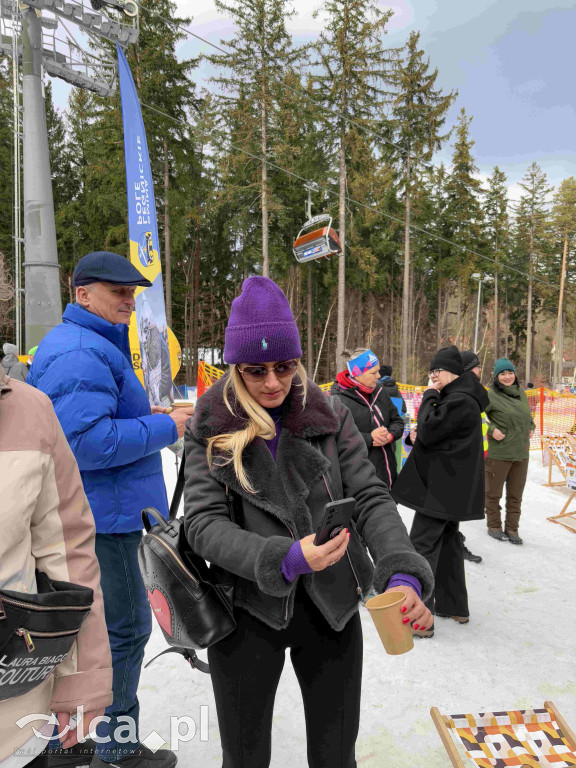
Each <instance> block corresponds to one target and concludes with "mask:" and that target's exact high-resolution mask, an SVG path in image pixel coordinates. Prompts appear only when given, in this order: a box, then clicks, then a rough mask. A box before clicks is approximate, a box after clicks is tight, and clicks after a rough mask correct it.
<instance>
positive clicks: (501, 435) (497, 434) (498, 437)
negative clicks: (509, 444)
mask: <svg viewBox="0 0 576 768" xmlns="http://www.w3.org/2000/svg"><path fill="white" fill-rule="evenodd" d="M492 437H493V438H494V440H498V441H500V440H504V438H505V437H506V435H505V434H504V432H500V430H499V429H498V427H496V428H495V429H494V432H492Z"/></svg>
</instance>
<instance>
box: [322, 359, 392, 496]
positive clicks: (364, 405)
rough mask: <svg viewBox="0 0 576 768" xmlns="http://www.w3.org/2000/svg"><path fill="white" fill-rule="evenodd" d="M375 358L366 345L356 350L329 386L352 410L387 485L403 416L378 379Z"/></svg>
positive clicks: (390, 478) (355, 421)
mask: <svg viewBox="0 0 576 768" xmlns="http://www.w3.org/2000/svg"><path fill="white" fill-rule="evenodd" d="M379 375H380V374H379V370H378V358H377V357H376V355H375V354H374V353H373V352H372V351H371V350H369V349H366V350H357V351H356V352H355V353H353V356H352V358H351V359H350V360H349V361H348V363H347V370H345V371H341V372H340V373H339V374H338V375H337V377H336V382H335V384H334V386H333V387H332V390H331V395H332V396H333V397H337V398H338V399H339V400H340V401H341V402H343V403H344V405H346V407H347V408H348V409H349V411H350V412H351V413H352V418H353V419H354V423H355V424H356V426H357V427H358V430H359V431H360V434H361V435H362V437H363V438H364V442H365V443H366V447H367V448H368V458H369V459H370V461H371V462H372V464H374V468H375V469H376V474H377V475H378V477H379V478H380V480H382V481H383V482H384V483H385V484H386V487H387V488H390V487H391V486H392V484H393V483H394V481H395V480H396V477H397V475H398V471H397V464H396V454H395V450H394V442H395V441H396V440H400V439H401V437H402V435H403V434H404V420H403V419H402V416H400V414H399V413H398V411H397V409H396V406H395V405H394V403H393V402H392V400H391V399H390V397H389V395H388V394H387V393H386V389H385V388H384V387H383V386H382V385H381V384H379V383H378V376H379Z"/></svg>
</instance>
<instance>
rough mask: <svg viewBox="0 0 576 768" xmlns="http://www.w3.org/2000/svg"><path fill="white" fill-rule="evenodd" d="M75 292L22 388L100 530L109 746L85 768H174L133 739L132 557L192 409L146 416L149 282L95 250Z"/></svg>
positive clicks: (141, 640) (163, 506) (139, 655)
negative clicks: (56, 432)
mask: <svg viewBox="0 0 576 768" xmlns="http://www.w3.org/2000/svg"><path fill="white" fill-rule="evenodd" d="M73 285H74V287H75V289H76V303H75V304H69V305H68V306H67V307H66V310H65V311H64V315H63V321H62V323H61V325H58V326H57V327H56V328H54V329H53V330H52V331H50V333H49V334H48V335H47V336H46V337H45V338H44V340H43V341H42V342H41V344H40V346H39V347H38V351H37V352H36V355H35V357H34V362H33V364H32V368H31V370H30V374H29V376H28V383H29V384H32V385H33V386H35V387H38V389H41V390H42V391H43V392H45V393H46V394H47V395H48V396H49V397H50V399H51V400H52V403H53V405H54V409H55V411H56V414H57V416H58V419H59V420H60V423H61V425H62V427H63V429H64V432H65V434H66V437H67V439H68V442H69V443H70V447H71V448H72V451H73V453H74V456H75V457H76V461H77V462H78V466H79V467H80V471H81V475H82V481H83V483H84V490H85V491H86V495H87V497H88V500H89V502H90V506H91V508H92V513H93V515H94V519H95V522H96V554H97V556H98V560H99V562H100V570H101V572H102V576H101V579H102V591H103V594H104V607H105V613H106V624H107V626H108V635H109V639H110V646H111V649H112V664H113V669H114V679H113V692H114V702H113V704H112V705H111V706H110V707H108V708H107V709H106V715H107V716H108V718H109V722H104V723H102V724H101V725H100V726H99V728H98V735H99V736H102V737H104V738H106V737H109V740H108V741H106V742H105V743H98V744H97V746H96V754H95V756H94V758H93V759H92V762H91V768H102V766H104V768H105V766H106V764H109V763H114V765H121V766H122V768H173V766H174V765H176V762H177V760H176V755H175V754H174V753H173V752H171V751H169V750H160V751H157V752H156V753H152V751H151V750H149V749H147V748H146V747H145V746H143V745H141V744H140V742H139V739H138V733H137V731H138V715H139V706H138V698H137V696H136V692H137V689H138V681H139V678H140V668H141V665H142V660H143V657H144V648H145V646H146V643H147V641H148V638H149V636H150V632H151V629H152V626H151V614H150V607H149V604H148V600H147V596H146V591H145V589H144V585H143V582H142V579H141V576H140V571H139V569H138V560H137V551H138V544H139V542H140V540H141V538H142V518H141V511H142V509H143V508H144V507H148V506H152V507H156V508H157V509H158V510H160V511H161V512H162V513H163V514H164V515H167V514H168V500H167V497H166V488H165V486H164V478H163V475H162V460H161V456H160V450H161V449H162V448H165V447H166V446H168V445H171V444H172V443H174V442H175V441H176V439H177V438H178V437H181V436H182V435H183V434H184V428H185V423H186V420H187V419H188V418H189V417H190V416H191V415H192V408H191V409H175V410H174V411H173V412H171V413H170V414H168V413H166V410H167V409H165V408H162V407H160V406H154V407H152V409H151V408H150V405H149V403H148V398H147V396H146V392H145V391H144V388H143V387H142V385H141V384H140V382H139V381H138V378H137V377H136V374H135V373H134V370H133V368H132V362H131V356H130V348H129V344H128V324H129V322H130V316H131V314H132V312H133V311H134V306H135V300H134V294H135V291H136V287H137V286H139V285H141V286H150V285H151V283H150V282H149V281H148V280H146V279H145V278H144V277H143V276H142V275H141V274H140V272H138V270H137V269H136V268H135V267H133V266H132V265H131V264H130V262H129V261H127V260H126V259H125V258H124V257H122V256H120V255H118V254H117V253H108V252H105V251H100V252H97V253H89V254H88V255H87V256H84V258H82V259H80V261H79V262H78V264H77V266H76V269H75V270H74V276H73ZM119 718H121V719H120V721H119ZM126 718H131V719H128V720H126ZM99 741H100V740H99Z"/></svg>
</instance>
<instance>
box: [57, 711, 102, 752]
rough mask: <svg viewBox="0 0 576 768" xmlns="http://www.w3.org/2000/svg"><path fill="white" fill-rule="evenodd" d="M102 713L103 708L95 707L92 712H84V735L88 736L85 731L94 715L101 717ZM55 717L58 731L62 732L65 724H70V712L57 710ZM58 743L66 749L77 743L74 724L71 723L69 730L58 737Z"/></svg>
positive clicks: (76, 731) (76, 732)
mask: <svg viewBox="0 0 576 768" xmlns="http://www.w3.org/2000/svg"><path fill="white" fill-rule="evenodd" d="M103 714H104V709H97V710H96V709H95V710H93V711H92V712H84V728H83V733H84V736H88V732H87V731H88V728H89V727H90V723H91V722H92V720H94V718H95V717H102V715H103ZM56 717H57V718H58V733H64V731H65V730H66V726H69V725H70V713H69V712H58V713H57V714H56ZM60 744H62V747H63V749H68V748H69V747H73V746H74V745H75V744H78V730H77V728H76V726H75V725H72V726H71V727H70V730H69V731H67V732H66V734H65V735H64V736H61V737H60Z"/></svg>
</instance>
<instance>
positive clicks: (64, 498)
mask: <svg viewBox="0 0 576 768" xmlns="http://www.w3.org/2000/svg"><path fill="white" fill-rule="evenodd" d="M46 407H49V408H50V410H52V408H51V406H50V404H49V403H47V406H46ZM52 426H53V443H52V445H53V449H52V452H51V455H50V457H49V460H48V462H47V464H46V470H45V472H44V475H43V479H42V487H41V488H40V491H39V493H38V501H37V503H36V508H35V509H34V513H33V516H32V521H31V540H32V555H33V557H34V558H35V561H36V567H37V568H38V570H39V571H43V572H44V573H46V574H47V575H48V576H50V578H52V579H55V580H62V581H69V582H73V583H75V584H82V585H83V586H86V587H89V588H90V589H92V590H93V591H94V603H93V605H92V610H91V611H90V613H89V614H88V616H87V617H86V619H85V621H84V623H83V624H82V627H81V628H80V632H79V634H78V639H77V641H76V643H75V645H74V647H73V649H72V651H71V652H70V653H69V654H68V656H67V657H66V659H65V660H64V661H63V662H62V664H60V665H59V666H58V667H56V669H55V673H54V674H55V685H54V688H53V692H52V701H51V705H50V706H51V708H52V710H53V711H54V712H75V711H76V707H77V706H79V705H81V704H82V705H84V707H85V710H86V711H87V712H91V711H94V710H99V709H102V708H104V707H106V706H108V705H109V704H111V703H112V660H111V656H110V646H109V644H108V632H107V630H106V623H105V620H104V605H103V601H102V592H101V589H100V568H99V566H98V560H97V559H96V554H95V552H94V539H95V528H94V519H93V517H92V513H91V511H90V507H89V505H88V501H87V499H86V496H85V494H84V489H83V487H82V480H81V479H80V473H79V472H78V467H77V465H76V462H75V460H74V456H73V455H72V452H71V450H70V448H69V446H68V443H67V442H66V438H65V436H64V433H63V432H62V429H61V427H60V425H59V424H58V421H57V419H56V416H55V415H54V413H53V412H52Z"/></svg>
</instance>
